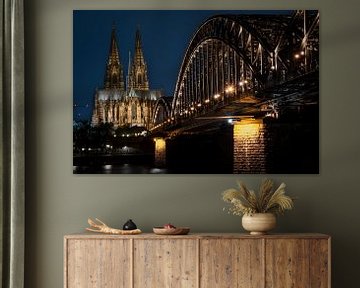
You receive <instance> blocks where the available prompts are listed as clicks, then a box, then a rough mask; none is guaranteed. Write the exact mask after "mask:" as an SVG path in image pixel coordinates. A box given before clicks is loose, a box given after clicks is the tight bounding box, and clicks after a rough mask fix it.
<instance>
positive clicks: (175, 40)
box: [73, 10, 319, 174]
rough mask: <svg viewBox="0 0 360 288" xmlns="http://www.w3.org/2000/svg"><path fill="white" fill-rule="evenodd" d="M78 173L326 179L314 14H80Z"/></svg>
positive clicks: (76, 54) (76, 34)
mask: <svg viewBox="0 0 360 288" xmlns="http://www.w3.org/2000/svg"><path fill="white" fill-rule="evenodd" d="M73 23H74V24H73V25H74V26H73V40H74V41H73V45H74V46H73V63H74V68H73V104H74V105H73V109H74V113H73V172H74V173H76V174H84V173H85V174H107V173H112V174H134V173H135V174H143V173H164V174H168V173H181V174H210V173H216V174H232V173H234V174H265V173H271V174H274V173H286V174H290V173H306V174H314V173H318V172H319V12H318V11H316V10H297V11H293V10H251V11H236V10H230V11H211V10H168V11H164V10H159V11H156V10H152V11H143V10H111V11H109V10H91V11H90V10H76V11H74V13H73Z"/></svg>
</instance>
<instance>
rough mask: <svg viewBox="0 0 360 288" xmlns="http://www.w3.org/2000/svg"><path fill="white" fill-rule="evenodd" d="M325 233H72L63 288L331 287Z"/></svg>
mask: <svg viewBox="0 0 360 288" xmlns="http://www.w3.org/2000/svg"><path fill="white" fill-rule="evenodd" d="M330 257H331V256H330V237H329V236H327V235H323V234H271V235H265V236H250V235H247V234H205V233H203V234H189V235H185V236H159V235H155V234H141V235H136V236H114V235H99V234H77V235H67V236H65V239H64V287H65V288H90V287H91V288H92V287H98V288H104V287H106V288H173V287H181V288H192V287H194V288H200V287H201V288H217V287H218V288H227V287H228V288H236V287H241V288H289V287H292V288H296V287H299V288H325V287H326V288H329V287H330V286H331V276H330V268H331V264H330V259H331V258H330Z"/></svg>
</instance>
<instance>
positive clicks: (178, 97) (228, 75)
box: [153, 10, 319, 128]
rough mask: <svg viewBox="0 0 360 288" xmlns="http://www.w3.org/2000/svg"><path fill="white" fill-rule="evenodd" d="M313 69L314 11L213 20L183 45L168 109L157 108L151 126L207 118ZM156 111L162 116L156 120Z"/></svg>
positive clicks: (316, 56)
mask: <svg viewBox="0 0 360 288" xmlns="http://www.w3.org/2000/svg"><path fill="white" fill-rule="evenodd" d="M318 69H319V13H318V11H309V10H305V11H304V10H302V11H295V12H294V13H293V14H292V15H275V16H274V15H219V16H214V17H212V18H209V19H208V20H207V21H205V22H204V23H203V24H202V25H201V26H200V27H199V28H198V30H197V31H196V33H195V34H194V36H193V38H192V40H191V41H190V43H189V45H188V48H187V50H186V53H185V56H184V58H183V62H182V65H181V68H180V71H179V74H178V79H177V83H176V87H175V91H174V95H173V100H172V103H171V109H170V111H169V109H168V108H166V107H165V105H159V106H158V107H157V109H155V113H154V117H153V123H154V124H155V128H157V127H159V126H161V125H162V124H163V123H165V122H176V121H179V120H181V119H189V118H193V117H196V116H198V115H200V114H201V115H203V114H206V112H209V111H211V110H213V109H215V108H216V107H218V105H219V103H223V104H224V103H229V102H231V101H234V100H235V99H241V98H246V97H251V98H254V99H256V98H258V97H263V96H260V95H263V94H262V93H261V92H262V91H264V90H265V89H269V87H275V86H276V85H280V84H282V83H286V82H287V81H289V80H292V79H294V78H296V77H301V76H303V75H306V74H308V73H309V72H312V71H316V70H318ZM159 104H161V103H159ZM163 104H164V103H163ZM164 107H165V108H164ZM160 109H161V111H165V112H166V114H164V115H163V116H161V117H160V116H159V113H161V111H160ZM164 119H166V120H165V121H162V122H161V121H160V120H164Z"/></svg>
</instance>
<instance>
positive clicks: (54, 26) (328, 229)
mask: <svg viewBox="0 0 360 288" xmlns="http://www.w3.org/2000/svg"><path fill="white" fill-rule="evenodd" d="M25 2H26V4H25V8H26V10H25V11H26V20H25V24H26V27H25V31H26V57H27V59H26V73H27V74H26V86H27V94H26V101H27V116H26V117H27V138H26V141H27V174H26V177H27V191H26V193H27V196H26V197H27V199H26V200H27V208H26V209H27V210H26V214H27V216H26V221H27V222H26V224H27V226H26V229H27V231H26V249H27V250H26V257H27V258H26V287H33V288H49V287H51V288H60V287H62V285H63V279H62V277H63V235H65V234H68V233H73V232H80V231H82V230H83V228H84V227H86V225H87V223H86V220H87V217H88V216H91V217H98V218H100V219H103V220H104V221H106V222H107V223H109V224H110V225H113V226H118V227H120V226H121V225H122V224H123V223H124V222H125V221H126V220H127V219H128V218H132V219H134V221H135V222H136V223H137V224H138V225H139V226H140V228H142V229H143V230H145V231H149V230H150V229H151V227H152V226H154V225H159V224H162V223H165V222H172V223H174V224H176V225H190V226H191V227H192V230H193V231H197V232H204V231H207V232H210V231H211V232H237V231H241V228H240V218H238V217H235V216H231V215H228V214H227V213H225V212H223V210H222V208H223V206H224V204H223V202H222V201H221V200H220V193H221V191H223V190H224V189H226V188H229V187H232V186H234V185H235V180H236V179H237V178H242V179H243V180H245V181H246V183H248V184H249V186H253V187H254V188H255V186H256V185H257V184H258V182H259V180H260V179H261V176H259V175H254V176H252V175H251V176H250V175H246V176H241V177H238V176H233V175H215V176H203V175H191V176H188V175H178V176H168V175H166V176H155V175H148V176H136V175H135V176H121V175H119V176H116V175H113V176H106V175H99V176H79V175H78V176H76V175H73V174H72V128H71V127H72V10H73V9H202V8H207V9H231V8H233V9H249V8H257V9H280V8H284V9H286V8H316V9H320V11H321V14H320V15H321V16H320V17H321V22H320V25H321V46H320V47H321V73H320V81H321V86H320V95H321V96H320V98H321V100H320V101H321V102H320V105H321V111H320V150H321V153H320V157H321V159H320V174H319V175H273V178H274V179H275V180H276V181H277V183H278V184H279V183H280V181H284V182H285V183H287V185H288V192H289V194H291V195H297V196H298V197H299V199H298V200H297V202H296V209H295V210H294V211H293V212H290V213H288V214H287V215H286V217H283V218H281V219H280V221H279V228H278V231H279V232H322V233H328V234H330V235H332V237H333V287H346V288H350V287H358V286H357V284H356V283H358V274H359V271H358V270H359V265H358V263H359V258H360V248H359V247H360V244H359V243H360V229H359V227H360V223H359V222H360V221H359V219H360V216H359V212H358V211H359V203H360V188H359V183H360V182H359V179H358V178H359V172H360V168H359V164H360V151H359V147H360V133H359V132H358V131H359V127H358V126H359V119H358V116H357V115H358V111H359V109H360V100H359V99H360V97H359V91H358V89H357V87H358V81H359V80H358V75H359V74H358V67H359V64H360V62H359V57H360V54H359V51H360V36H359V35H360V34H359V31H360V21H359V15H358V11H359V10H358V8H360V4H359V2H358V1H356V0H354V1H350V0H348V1H341V2H339V1H336V0H322V1H316V2H315V1H312V2H310V1H300V0H297V1H291V2H289V1H285V0H284V1H265V0H264V1H251V0H244V1H230V0H229V1H225V0H223V1H202V0H196V1H195V0H192V1H190V0H182V1H170V0H167V1H161V0H152V1H150V0H142V1H135V0H132V1H115V0H114V1H94V0H88V1H84V0H63V1H59V0H33V1H25ZM205 3H206V4H205ZM234 3H236V4H234ZM290 4H291V5H292V6H289V5H290ZM310 5H312V6H310Z"/></svg>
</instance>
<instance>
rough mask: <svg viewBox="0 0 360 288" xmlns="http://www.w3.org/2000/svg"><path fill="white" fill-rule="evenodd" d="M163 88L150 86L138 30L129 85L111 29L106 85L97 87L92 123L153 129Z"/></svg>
mask: <svg viewBox="0 0 360 288" xmlns="http://www.w3.org/2000/svg"><path fill="white" fill-rule="evenodd" d="M162 96H163V95H162V92H161V91H160V90H150V88H149V79H148V73H147V65H146V62H145V58H144V54H143V51H142V43H141V35H140V31H139V29H138V30H137V31H136V37H135V52H134V57H133V60H132V61H131V58H130V54H129V66H128V74H127V77H126V85H125V81H124V71H123V66H122V64H121V60H120V53H119V49H118V43H117V39H116V30H115V27H113V29H112V33H111V40H110V51H109V56H108V60H107V63H106V71H105V79H104V87H103V88H102V89H99V90H96V92H95V95H94V109H93V114H92V121H91V124H92V126H97V125H99V124H101V123H112V124H114V127H120V126H130V127H131V126H141V127H145V128H146V129H150V128H152V126H153V123H152V116H153V112H154V107H155V103H156V101H157V100H158V99H159V98H160V97H162Z"/></svg>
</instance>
